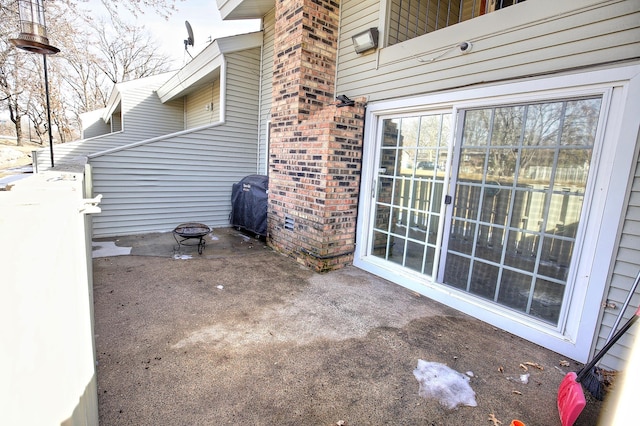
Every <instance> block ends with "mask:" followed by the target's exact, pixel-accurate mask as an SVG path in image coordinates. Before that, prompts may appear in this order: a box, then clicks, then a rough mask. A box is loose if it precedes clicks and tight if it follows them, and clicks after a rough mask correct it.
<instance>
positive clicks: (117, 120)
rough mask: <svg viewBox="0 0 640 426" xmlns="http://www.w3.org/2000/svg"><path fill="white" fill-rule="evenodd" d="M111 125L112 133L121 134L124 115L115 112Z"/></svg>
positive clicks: (110, 121)
mask: <svg viewBox="0 0 640 426" xmlns="http://www.w3.org/2000/svg"><path fill="white" fill-rule="evenodd" d="M109 123H111V132H112V133H115V132H119V131H121V130H122V113H121V112H120V111H118V112H114V113H113V114H112V115H111V119H110V120H109Z"/></svg>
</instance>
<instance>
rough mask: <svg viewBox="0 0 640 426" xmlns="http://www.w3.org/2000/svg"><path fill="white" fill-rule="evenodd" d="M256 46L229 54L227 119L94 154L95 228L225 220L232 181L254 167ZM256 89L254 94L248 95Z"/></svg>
mask: <svg viewBox="0 0 640 426" xmlns="http://www.w3.org/2000/svg"><path fill="white" fill-rule="evenodd" d="M259 61H260V49H251V50H248V51H243V52H236V53H232V54H229V55H227V91H226V120H225V123H224V124H222V125H219V126H214V127H209V128H206V129H199V130H197V131H194V132H190V133H185V134H181V135H179V136H174V137H170V138H167V139H164V140H159V141H156V142H151V143H147V144H142V145H138V146H134V147H130V148H128V149H124V150H121V151H116V152H113V153H111V154H107V155H102V156H99V157H96V158H93V159H92V160H91V164H92V166H93V181H94V184H93V188H94V193H95V194H102V195H103V201H102V203H101V207H102V213H100V214H98V215H95V216H94V217H93V231H94V236H96V237H102V236H114V235H126V234H139V233H145V232H165V231H171V230H172V229H174V228H175V227H176V226H177V225H179V224H180V223H184V222H190V221H195V222H202V223H205V224H207V225H209V226H212V227H225V226H229V213H230V210H231V201H230V200H231V187H232V185H233V184H234V183H236V182H238V181H239V180H240V179H242V178H243V177H244V176H246V175H249V174H253V173H256V163H257V155H258V143H257V140H258V106H257V105H258V81H259ZM251 94H253V95H251Z"/></svg>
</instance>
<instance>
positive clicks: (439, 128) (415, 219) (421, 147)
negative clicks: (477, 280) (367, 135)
mask: <svg viewBox="0 0 640 426" xmlns="http://www.w3.org/2000/svg"><path fill="white" fill-rule="evenodd" d="M450 121H451V114H450V113H446V114H440V113H438V114H424V115H416V116H411V117H401V118H390V119H383V120H382V129H381V135H382V136H381V139H382V140H381V144H380V150H379V156H378V161H377V167H378V170H377V176H376V179H377V182H376V194H375V200H374V221H373V233H372V238H371V243H370V251H371V254H372V255H373V256H376V257H379V258H381V259H384V260H386V261H389V262H392V263H395V264H397V265H400V266H401V267H404V268H408V269H410V270H413V271H417V272H419V273H423V274H426V275H429V276H431V275H432V274H433V270H434V265H435V256H436V254H437V252H438V251H437V247H436V242H437V236H438V232H440V230H441V228H442V227H441V205H442V197H443V196H444V193H445V191H444V178H445V176H444V170H445V166H446V164H447V161H448V160H447V156H448V142H449V138H450V131H451V129H450V127H451V125H450Z"/></svg>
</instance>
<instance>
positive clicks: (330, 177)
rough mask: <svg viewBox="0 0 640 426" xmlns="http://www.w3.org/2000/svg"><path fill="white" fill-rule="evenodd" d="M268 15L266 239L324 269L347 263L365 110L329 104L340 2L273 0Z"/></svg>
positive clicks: (351, 247)
mask: <svg viewBox="0 0 640 426" xmlns="http://www.w3.org/2000/svg"><path fill="white" fill-rule="evenodd" d="M275 13H276V24H275V54H274V58H275V59H274V75H273V99H272V109H271V135H270V146H269V213H268V217H269V221H268V223H269V224H268V232H269V239H268V241H269V244H270V245H271V246H272V247H273V248H275V249H276V250H278V251H281V252H283V253H286V254H287V255H289V256H292V257H294V258H295V259H296V260H298V262H300V263H303V264H305V265H306V266H308V267H311V268H313V269H315V270H316V271H328V270H331V269H336V268H339V267H342V266H344V265H347V264H350V263H351V262H352V261H353V251H354V248H355V233H356V216H357V204H358V190H359V185H360V165H361V153H362V132H363V127H362V126H363V118H364V105H363V103H361V102H356V104H355V105H354V106H347V107H338V106H336V104H337V103H338V102H337V101H336V100H335V94H334V87H335V65H336V55H337V44H338V19H339V3H337V2H335V1H328V0H277V1H276V12H275ZM356 101H358V100H356Z"/></svg>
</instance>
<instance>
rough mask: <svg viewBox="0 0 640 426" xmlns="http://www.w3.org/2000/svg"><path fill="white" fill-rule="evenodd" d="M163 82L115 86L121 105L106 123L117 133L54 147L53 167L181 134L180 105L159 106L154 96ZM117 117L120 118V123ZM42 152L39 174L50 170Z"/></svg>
mask: <svg viewBox="0 0 640 426" xmlns="http://www.w3.org/2000/svg"><path fill="white" fill-rule="evenodd" d="M166 78H168V76H165V77H164V78H157V77H151V78H149V79H141V80H138V81H131V82H127V83H122V84H121V85H118V86H117V88H116V89H115V90H121V91H122V92H121V98H122V100H121V105H120V108H119V109H118V111H119V112H115V113H113V114H112V116H111V120H110V124H111V126H112V128H115V129H118V130H116V131H114V132H112V133H108V134H105V135H102V136H97V137H94V138H91V139H84V140H80V141H75V142H69V143H65V144H57V145H55V146H54V160H55V164H56V166H57V165H58V164H63V163H69V162H71V163H75V162H78V161H79V158H81V157H83V156H86V155H89V154H93V153H96V152H102V151H105V150H108V149H113V148H117V147H120V146H124V145H128V144H131V143H134V142H138V141H142V140H146V139H151V138H154V137H158V136H161V135H166V134H170V133H175V132H178V131H181V130H184V101H183V100H182V99H177V100H175V101H171V102H167V103H165V104H162V103H161V102H160V99H159V98H158V96H157V95H156V94H155V90H156V89H157V88H158V86H160V85H161V84H162V83H163V82H164V81H165V80H166ZM118 87H119V89H118ZM120 115H122V116H123V117H124V118H123V120H122V123H121V121H120V118H119V116H120ZM46 151H47V150H44V151H42V153H41V154H40V155H39V157H38V159H39V161H38V166H39V168H40V169H41V170H42V169H43V168H47V167H49V166H50V162H49V154H48V152H46Z"/></svg>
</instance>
